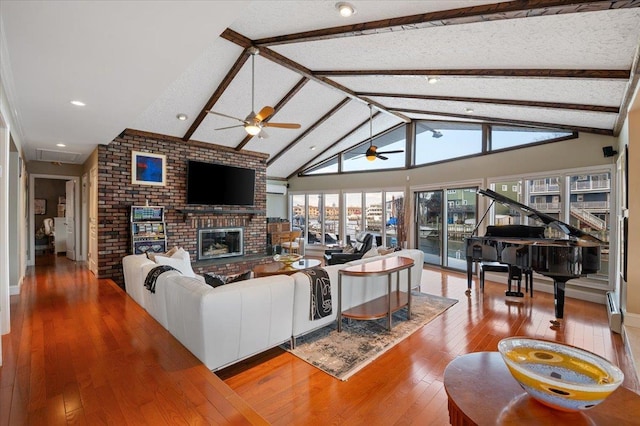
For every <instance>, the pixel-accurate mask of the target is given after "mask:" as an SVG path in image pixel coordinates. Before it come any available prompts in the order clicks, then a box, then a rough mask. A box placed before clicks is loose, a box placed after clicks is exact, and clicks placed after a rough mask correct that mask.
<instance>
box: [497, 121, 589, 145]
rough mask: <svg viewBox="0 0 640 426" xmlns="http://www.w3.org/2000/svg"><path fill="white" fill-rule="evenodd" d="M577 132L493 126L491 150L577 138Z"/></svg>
mask: <svg viewBox="0 0 640 426" xmlns="http://www.w3.org/2000/svg"><path fill="white" fill-rule="evenodd" d="M576 137H578V135H577V134H575V133H573V132H567V131H563V130H549V129H534V128H527V127H515V126H496V125H492V126H491V150H492V151H495V150H499V149H505V148H513V147H516V146H522V145H529V144H533V143H539V142H544V141H552V140H555V139H562V140H564V139H569V138H576Z"/></svg>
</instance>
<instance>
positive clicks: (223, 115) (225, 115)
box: [207, 111, 245, 123]
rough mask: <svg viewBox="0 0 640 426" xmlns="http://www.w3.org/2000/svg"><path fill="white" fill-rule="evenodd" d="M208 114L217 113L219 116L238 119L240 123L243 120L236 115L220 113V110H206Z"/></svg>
mask: <svg viewBox="0 0 640 426" xmlns="http://www.w3.org/2000/svg"><path fill="white" fill-rule="evenodd" d="M207 112H208V113H209V114H214V115H219V116H220V117H227V118H230V119H232V120H238V121H239V122H241V123H244V122H245V121H244V120H242V119H240V118H238V117H233V116H231V115H227V114H222V113H221V112H215V111H207Z"/></svg>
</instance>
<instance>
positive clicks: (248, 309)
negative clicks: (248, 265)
mask: <svg viewBox="0 0 640 426" xmlns="http://www.w3.org/2000/svg"><path fill="white" fill-rule="evenodd" d="M391 256H404V257H409V258H412V259H413V260H414V262H415V265H414V266H413V267H412V272H411V281H412V283H411V288H416V287H419V285H420V279H421V276H422V265H423V256H424V255H423V253H422V251H420V250H401V251H399V252H395V253H390V254H387V255H385V256H376V257H371V258H365V259H360V260H356V261H353V262H350V263H346V264H343V265H332V266H327V267H326V268H325V269H326V271H327V272H328V274H329V278H330V280H331V292H332V308H333V309H332V313H331V314H330V315H329V316H327V317H324V318H322V319H319V320H311V319H310V318H309V317H310V314H309V311H310V303H311V300H310V299H311V296H310V294H311V293H310V283H309V279H308V277H307V276H306V275H305V274H303V273H295V274H293V275H291V276H289V275H273V276H270V277H263V278H252V279H249V280H245V281H239V282H235V283H231V284H225V285H223V286H219V287H216V288H213V287H211V286H209V285H207V284H206V283H205V282H204V278H203V277H201V276H195V277H190V276H185V275H183V274H181V273H180V272H178V271H168V272H165V273H163V274H161V275H160V276H159V277H158V279H157V280H156V286H155V293H151V292H150V291H149V290H147V289H146V288H145V287H144V280H145V277H146V276H147V274H148V273H149V271H151V270H152V269H153V268H154V267H156V266H158V264H157V263H155V262H154V261H152V260H149V259H147V258H146V256H144V255H129V256H126V257H125V258H124V259H123V261H122V264H123V269H124V278H125V286H126V291H127V293H128V294H129V295H130V296H131V297H132V298H133V299H134V300H135V301H136V302H137V303H138V304H139V305H140V306H142V307H143V308H144V309H146V310H147V312H148V313H149V314H150V315H151V316H152V317H153V318H155V319H156V321H158V322H159V323H160V324H162V326H163V327H165V328H166V329H167V330H168V331H169V332H170V333H171V334H172V335H173V336H174V337H175V338H176V339H178V340H179V341H180V342H181V343H182V344H183V345H184V346H185V347H186V348H187V349H189V350H190V351H191V352H192V353H193V354H194V355H195V356H196V357H197V358H198V359H200V360H201V361H202V362H203V363H204V364H205V365H206V366H207V368H209V369H210V370H218V369H220V368H223V367H226V366H228V365H231V364H233V363H235V362H238V361H240V360H242V359H245V358H248V357H250V356H253V355H256V354H258V353H260V352H263V351H265V350H267V349H270V348H272V347H275V346H278V345H280V344H282V343H284V342H286V341H288V340H290V339H291V342H292V345H293V344H295V338H296V337H299V336H301V335H304V334H306V333H309V332H311V331H313V330H316V329H318V328H321V327H324V326H326V325H328V324H331V323H333V322H335V320H336V315H337V309H338V270H340V269H341V268H344V267H347V266H350V265H354V264H358V263H364V262H370V261H373V260H378V259H381V258H382V257H391ZM394 275H395V274H394ZM406 277H407V271H401V272H400V283H401V284H400V285H401V289H404V288H406V287H405V286H406V279H407V278H406ZM354 280H360V281H358V282H355V281H354ZM363 280H366V282H363ZM396 285H397V283H396V281H395V278H394V281H393V286H394V288H395V286H396ZM386 288H387V279H386V277H372V278H362V277H347V276H345V277H343V309H347V308H350V307H352V306H356V305H358V304H360V303H364V302H366V301H368V300H371V299H374V298H376V297H379V296H381V295H383V294H385V293H386Z"/></svg>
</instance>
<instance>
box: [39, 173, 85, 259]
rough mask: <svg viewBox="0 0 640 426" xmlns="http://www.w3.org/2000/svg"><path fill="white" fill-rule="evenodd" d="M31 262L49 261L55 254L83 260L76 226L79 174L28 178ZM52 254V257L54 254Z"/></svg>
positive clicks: (77, 222)
mask: <svg viewBox="0 0 640 426" xmlns="http://www.w3.org/2000/svg"><path fill="white" fill-rule="evenodd" d="M29 180H30V184H29V187H30V188H31V190H30V191H29V198H30V200H29V205H30V209H29V210H30V224H31V226H30V227H29V241H30V242H31V243H30V244H29V247H30V249H29V262H28V264H29V265H34V264H35V263H36V261H38V262H50V261H51V260H52V259H55V256H65V257H67V258H69V259H70V260H74V261H76V260H84V256H83V250H82V247H81V245H80V238H79V236H80V234H81V233H80V231H79V230H78V229H77V228H78V224H79V223H81V221H79V220H76V219H75V218H77V217H80V212H79V206H80V202H79V201H80V200H79V197H80V192H81V191H80V190H79V182H80V178H79V177H78V176H58V175H38V174H33V175H30V177H29ZM52 256H53V257H52Z"/></svg>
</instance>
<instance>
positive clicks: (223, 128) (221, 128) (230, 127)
mask: <svg viewBox="0 0 640 426" xmlns="http://www.w3.org/2000/svg"><path fill="white" fill-rule="evenodd" d="M236 127H244V124H238V125H237V126H227V127H218V128H217V129H213V130H226V129H233V128H236Z"/></svg>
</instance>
